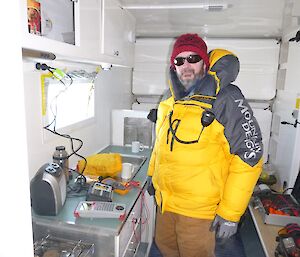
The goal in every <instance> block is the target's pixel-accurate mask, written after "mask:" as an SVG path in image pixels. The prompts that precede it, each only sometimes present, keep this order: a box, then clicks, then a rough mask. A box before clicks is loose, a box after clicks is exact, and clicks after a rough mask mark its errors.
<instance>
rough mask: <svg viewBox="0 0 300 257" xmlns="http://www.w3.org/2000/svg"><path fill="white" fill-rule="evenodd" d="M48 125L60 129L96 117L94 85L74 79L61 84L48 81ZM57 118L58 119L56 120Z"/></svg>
mask: <svg viewBox="0 0 300 257" xmlns="http://www.w3.org/2000/svg"><path fill="white" fill-rule="evenodd" d="M45 92H46V102H47V112H46V116H47V119H46V120H47V124H46V125H48V124H50V123H51V122H52V121H53V120H55V121H56V122H54V123H53V124H52V125H51V126H50V128H51V129H53V128H55V129H59V128H63V127H66V126H70V125H72V124H75V123H78V122H80V121H83V120H86V119H89V118H92V117H94V83H93V82H86V81H84V82H83V81H81V80H76V79H73V83H72V84H71V85H70V83H69V82H67V83H65V85H64V84H63V83H60V82H59V81H57V80H55V79H48V80H47V81H46V83H45ZM55 117H56V119H55Z"/></svg>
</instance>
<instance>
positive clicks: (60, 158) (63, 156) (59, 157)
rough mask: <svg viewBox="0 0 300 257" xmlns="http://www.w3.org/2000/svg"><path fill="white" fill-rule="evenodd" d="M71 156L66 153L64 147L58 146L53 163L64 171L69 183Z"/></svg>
mask: <svg viewBox="0 0 300 257" xmlns="http://www.w3.org/2000/svg"><path fill="white" fill-rule="evenodd" d="M68 157H69V155H68V153H67V151H66V148H65V147H64V146H63V145H60V146H57V147H56V148H55V152H54V153H53V162H55V163H58V164H59V165H60V166H61V168H62V169H63V171H64V173H65V176H66V181H67V183H68V182H69V179H70V172H69V159H68Z"/></svg>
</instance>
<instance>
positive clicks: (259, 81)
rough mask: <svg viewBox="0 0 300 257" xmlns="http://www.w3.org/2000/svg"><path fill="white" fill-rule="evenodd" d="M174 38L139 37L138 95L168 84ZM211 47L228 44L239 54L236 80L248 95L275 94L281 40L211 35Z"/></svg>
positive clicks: (135, 77)
mask: <svg viewBox="0 0 300 257" xmlns="http://www.w3.org/2000/svg"><path fill="white" fill-rule="evenodd" d="M173 42H174V40H173V39H138V40H137V42H136V48H135V68H134V70H133V88H132V91H133V93H134V94H136V95H153V94H156V95H161V94H163V92H164V90H165V89H167V88H168V83H167V81H168V69H169V65H170V63H169V56H170V51H171V47H172V44H173ZM206 42H207V45H208V48H209V50H211V49H215V48H225V49H228V50H230V51H232V52H233V53H234V54H236V55H237V56H238V58H239V60H240V63H241V67H240V73H239V75H238V78H237V80H236V81H235V82H234V84H236V85H237V86H239V87H240V88H241V90H242V91H243V93H244V95H245V97H246V98H247V99H255V100H270V99H272V98H273V97H274V96H275V92H276V77H277V68H278V58H279V44H277V42H276V41H275V40H271V39H207V40H206Z"/></svg>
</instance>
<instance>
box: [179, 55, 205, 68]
mask: <svg viewBox="0 0 300 257" xmlns="http://www.w3.org/2000/svg"><path fill="white" fill-rule="evenodd" d="M185 60H187V62H188V63H197V62H200V61H201V60H202V58H201V57H200V56H199V55H197V54H191V55H189V56H187V57H176V58H175V59H174V64H175V65H176V66H181V65H183V64H184V61H185Z"/></svg>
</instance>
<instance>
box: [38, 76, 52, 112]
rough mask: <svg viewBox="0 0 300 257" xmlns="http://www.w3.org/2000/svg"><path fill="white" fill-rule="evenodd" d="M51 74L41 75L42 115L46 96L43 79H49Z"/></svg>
mask: <svg viewBox="0 0 300 257" xmlns="http://www.w3.org/2000/svg"><path fill="white" fill-rule="evenodd" d="M52 76H53V74H52V73H51V72H49V73H44V74H42V75H41V91H42V115H43V116H45V115H46V109H47V105H46V94H45V79H46V78H51V77H52Z"/></svg>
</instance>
